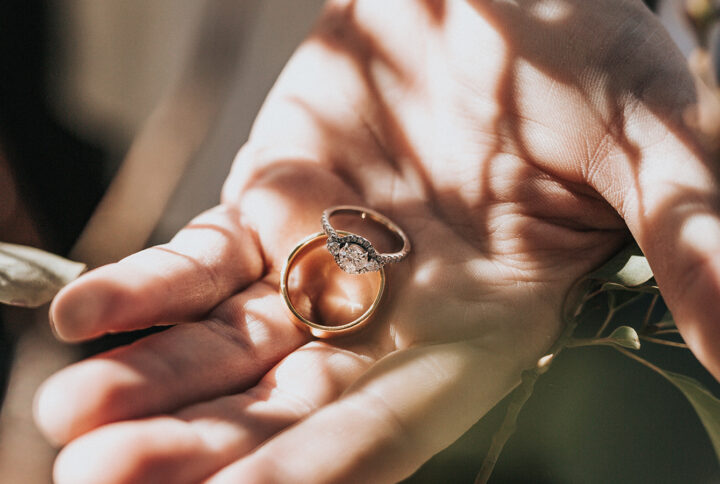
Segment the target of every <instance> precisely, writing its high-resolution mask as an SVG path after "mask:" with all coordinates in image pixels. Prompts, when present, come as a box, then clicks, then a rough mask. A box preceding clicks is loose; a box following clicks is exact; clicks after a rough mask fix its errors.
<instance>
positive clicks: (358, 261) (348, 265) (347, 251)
mask: <svg viewBox="0 0 720 484" xmlns="http://www.w3.org/2000/svg"><path fill="white" fill-rule="evenodd" d="M335 262H337V264H338V265H339V266H340V268H341V269H342V270H344V271H345V272H348V273H350V274H359V273H361V272H367V271H368V253H367V251H366V250H365V249H363V248H362V247H360V246H359V245H357V244H352V243H348V244H344V245H342V246H341V247H340V248H339V250H338V251H337V253H336V254H335ZM371 262H375V261H371ZM376 270H377V269H376Z"/></svg>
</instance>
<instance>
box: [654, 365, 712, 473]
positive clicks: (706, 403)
mask: <svg viewBox="0 0 720 484" xmlns="http://www.w3.org/2000/svg"><path fill="white" fill-rule="evenodd" d="M657 370H659V371H658V372H659V373H660V374H661V375H662V376H664V377H665V378H667V379H668V380H669V381H670V383H672V384H673V385H675V386H676V387H677V388H678V389H679V390H680V391H681V392H682V393H683V394H684V395H685V398H687V399H688V400H689V401H690V404H691V405H692V406H693V408H694V409H695V412H696V413H697V414H698V417H700V421H701V422H702V424H703V427H705V430H706V431H707V433H708V435H709V436H710V441H711V442H712V445H713V448H714V449H715V455H716V456H717V458H718V460H719V461H720V400H718V399H717V398H715V396H714V395H713V394H712V393H710V392H709V391H708V390H707V389H706V388H705V387H703V386H702V385H701V384H700V383H699V382H697V381H696V380H694V379H692V378H690V377H687V376H685V375H680V374H678V373H673V372H670V371H666V370H660V369H659V368H658V369H657Z"/></svg>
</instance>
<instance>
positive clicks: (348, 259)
mask: <svg viewBox="0 0 720 484" xmlns="http://www.w3.org/2000/svg"><path fill="white" fill-rule="evenodd" d="M338 213H346V214H352V215H357V216H360V218H361V219H363V220H364V219H370V220H373V221H374V222H377V223H379V224H380V225H382V226H384V228H385V229H387V230H389V231H390V232H391V233H392V234H394V235H395V236H396V237H397V238H398V239H400V240H402V244H403V245H402V248H401V249H400V250H399V251H397V252H392V253H379V252H378V251H377V250H376V249H375V247H373V245H372V243H371V242H370V241H369V240H368V239H366V238H365V237H363V236H361V235H358V234H355V233H351V232H347V231H344V230H337V229H335V228H334V227H333V226H332V224H331V223H330V217H332V216H333V215H335V214H338ZM322 228H323V231H322V232H319V233H316V234H313V235H311V236H309V237H306V238H305V239H303V240H302V241H300V242H299V243H298V245H297V246H296V247H295V248H294V249H293V250H292V251H291V252H290V255H289V256H288V258H287V260H286V261H285V264H284V265H283V268H282V270H281V273H280V294H281V295H282V298H283V300H284V302H285V305H286V307H287V309H288V311H289V315H290V316H291V318H292V321H293V322H294V323H295V324H296V325H298V326H299V327H301V328H303V329H305V330H308V331H309V332H310V333H311V334H312V335H313V336H315V337H316V338H330V337H334V336H339V335H343V334H347V333H351V332H354V331H357V330H358V329H360V328H362V327H363V326H364V325H365V324H366V323H367V322H368V321H369V320H370V318H371V317H372V316H373V314H374V313H375V312H376V310H377V309H378V307H379V306H380V303H381V300H382V297H383V295H384V294H385V284H386V279H385V268H384V266H385V265H386V264H389V263H395V262H399V261H401V260H402V259H404V258H405V257H406V256H407V255H408V253H409V252H410V240H409V239H408V237H407V235H406V234H405V232H404V231H403V230H402V229H401V228H400V227H399V226H398V225H397V224H395V223H394V222H393V221H391V220H390V219H388V218H387V217H385V216H384V215H382V214H380V213H378V212H376V211H375V210H372V209H369V208H364V207H358V206H354V205H339V206H335V207H330V208H328V209H327V210H325V211H324V212H323V214H322ZM323 242H324V245H325V247H326V248H327V250H328V252H329V253H330V255H332V257H333V259H334V260H335V263H336V264H337V265H338V266H339V267H340V269H342V270H343V271H344V272H346V273H348V274H356V275H358V276H359V275H363V276H362V277H368V276H369V277H371V278H373V277H374V278H376V287H377V290H376V292H375V296H374V298H373V299H372V302H371V303H370V305H369V306H368V307H367V309H365V310H364V311H363V312H362V314H360V315H358V316H357V317H355V319H353V320H352V321H349V322H343V323H339V324H332V323H330V324H329V323H328V322H326V321H313V320H311V319H310V318H311V316H308V315H306V314H303V313H302V312H301V311H300V310H299V309H298V307H297V306H296V304H295V302H294V301H293V299H292V298H291V296H290V290H289V284H290V272H291V270H292V268H293V267H294V265H295V263H296V261H297V260H298V258H299V257H301V256H302V255H303V254H306V253H308V252H310V251H313V250H315V249H319V248H321V247H322V245H321V244H323ZM320 273H325V272H323V271H320ZM366 273H372V275H370V274H366ZM359 277H360V276H359ZM368 301H369V300H368ZM356 314H357V313H356Z"/></svg>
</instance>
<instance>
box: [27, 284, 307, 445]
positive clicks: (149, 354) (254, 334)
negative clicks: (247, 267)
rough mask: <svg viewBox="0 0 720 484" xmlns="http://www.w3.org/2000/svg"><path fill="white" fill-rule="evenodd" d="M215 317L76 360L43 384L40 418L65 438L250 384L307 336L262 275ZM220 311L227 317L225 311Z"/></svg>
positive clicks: (50, 433)
mask: <svg viewBox="0 0 720 484" xmlns="http://www.w3.org/2000/svg"><path fill="white" fill-rule="evenodd" d="M212 316H214V317H215V319H210V320H207V321H203V322H200V323H191V324H185V325H179V326H176V327H174V328H171V329H169V330H167V331H164V332H162V333H158V334H154V335H152V336H149V337H147V338H144V339H142V340H140V341H137V342H136V343H134V344H133V345H130V346H126V347H121V348H118V349H116V350H113V351H111V352H108V353H105V354H103V355H99V356H97V357H95V358H91V359H89V360H86V361H83V362H80V363H77V364H75V365H72V366H70V367H68V368H66V369H64V370H62V371H60V372H59V373H57V374H55V375H54V376H52V377H51V378H50V379H49V380H48V381H47V382H45V384H43V386H42V387H41V388H40V390H39V391H38V394H37V396H36V402H35V414H36V421H37V423H38V426H39V427H40V429H41V430H42V431H43V432H44V433H45V435H46V436H47V437H48V438H49V439H50V440H51V441H53V442H55V443H58V444H63V443H66V442H68V441H69V440H71V439H73V438H75V437H77V436H79V435H81V434H83V433H85V432H87V431H89V430H91V429H94V428H96V427H98V426H100V425H104V424H107V423H109V422H115V421H118V420H125V419H131V418H141V417H145V416H148V415H154V414H158V413H166V412H172V411H175V410H176V409H178V408H181V407H183V406H185V405H188V404H192V403H195V402H199V401H204V400H207V399H212V398H217V397H219V396H221V395H227V394H229V393H232V392H236V391H241V390H244V389H246V388H248V387H250V386H251V385H253V384H254V383H255V382H256V381H257V380H258V379H260V377H261V376H262V375H263V374H264V373H265V372H266V371H268V370H269V369H270V368H272V366H273V365H274V364H276V363H277V362H278V361H280V360H281V359H282V358H283V357H284V356H285V355H286V354H288V353H289V352H291V351H292V350H293V349H295V348H297V347H298V346H300V345H301V344H303V343H304V342H305V341H307V335H306V334H305V333H303V332H301V331H300V330H298V329H297V328H296V327H295V326H294V325H293V324H292V323H291V322H290V321H288V319H287V316H286V314H285V312H284V310H283V307H282V301H281V300H280V296H279V295H278V294H277V289H276V288H275V287H274V286H271V285H269V284H266V283H264V282H259V283H256V284H254V285H253V286H251V287H250V288H248V289H247V290H246V291H244V292H243V293H241V294H240V295H238V296H235V297H234V298H231V299H230V300H229V301H227V302H226V303H225V304H224V305H223V306H221V307H219V308H218V309H217V310H216V311H215V312H214V313H213V314H212ZM221 318H222V319H221Z"/></svg>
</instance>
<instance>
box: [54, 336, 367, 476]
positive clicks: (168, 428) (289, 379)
mask: <svg viewBox="0 0 720 484" xmlns="http://www.w3.org/2000/svg"><path fill="white" fill-rule="evenodd" d="M370 363H371V360H370V359H369V358H367V357H362V356H359V355H357V354H355V353H354V352H351V351H347V350H342V349H339V348H335V347H331V346H328V345H325V344H323V343H317V342H314V343H310V344H308V345H306V346H304V347H302V348H301V349H299V350H297V351H295V352H294V353H292V354H291V355H289V356H288V357H287V358H285V359H284V360H283V361H282V362H281V363H279V364H278V365H277V366H276V367H275V368H274V369H273V370H272V371H271V372H270V373H268V374H267V375H266V376H265V377H264V378H263V379H262V381H261V382H260V383H259V384H258V385H257V386H256V387H254V388H252V389H251V390H249V391H248V392H246V393H243V394H239V395H234V396H229V397H223V398H220V399H217V400H214V401H211V402H208V403H204V404H200V405H196V406H193V407H190V408H187V409H185V410H183V411H181V412H179V413H178V414H176V415H175V416H173V417H155V418H150V419H145V420H138V421H132V422H121V423H116V424H111V425H107V426H105V427H102V428H100V429H98V430H96V431H93V432H91V433H89V434H87V435H85V436H83V437H81V438H79V439H77V440H75V441H74V442H72V443H71V444H69V445H68V446H67V447H66V448H65V449H64V450H63V451H62V453H61V454H60V456H59V458H58V461H57V463H56V466H55V482H57V483H58V484H63V483H72V484H82V483H95V482H100V481H102V482H104V483H107V484H113V483H134V484H137V483H144V482H148V483H154V482H173V483H176V484H180V483H185V482H187V483H195V482H199V481H201V480H202V479H204V478H207V477H208V476H209V475H211V474H212V473H214V472H215V471H217V470H218V469H220V468H222V467H224V466H225V465H228V464H229V463H231V462H233V461H234V460H236V459H238V458H240V457H242V456H244V455H245V454H247V453H248V452H250V451H252V450H253V449H254V448H255V447H256V446H258V445H260V444H261V443H262V442H263V441H264V440H265V439H267V438H269V437H270V436H272V435H273V434H275V433H277V432H279V431H281V430H282V429H284V428H286V427H288V426H289V425H291V424H293V423H295V422H296V421H298V420H299V419H302V418H304V417H306V416H307V415H308V414H309V413H310V412H312V411H314V410H315V409H316V408H318V407H320V406H322V405H325V404H326V403H328V402H331V401H333V400H335V399H336V398H337V397H338V395H340V393H341V392H342V391H343V390H344V389H345V388H347V386H348V385H350V383H351V382H352V381H353V380H355V379H356V378H357V377H358V376H359V375H360V374H361V373H362V372H363V371H365V370H366V368H367V367H368V366H369V365H370ZM118 449H123V452H122V454H118ZM242 482H245V481H242Z"/></svg>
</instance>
